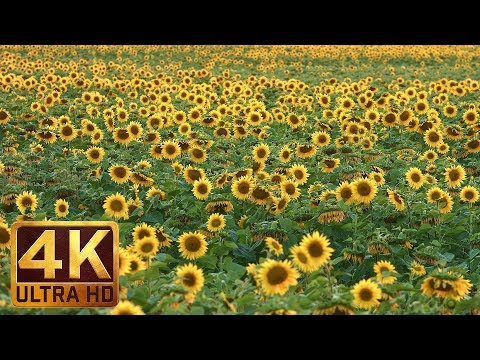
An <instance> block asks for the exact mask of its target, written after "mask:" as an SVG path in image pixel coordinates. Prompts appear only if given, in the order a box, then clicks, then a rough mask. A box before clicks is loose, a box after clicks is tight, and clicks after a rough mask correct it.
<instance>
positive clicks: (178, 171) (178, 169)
mask: <svg viewBox="0 0 480 360" xmlns="http://www.w3.org/2000/svg"><path fill="white" fill-rule="evenodd" d="M172 169H173V171H174V172H175V174H181V173H182V172H183V165H182V164H180V163H179V162H176V161H175V162H173V163H172Z"/></svg>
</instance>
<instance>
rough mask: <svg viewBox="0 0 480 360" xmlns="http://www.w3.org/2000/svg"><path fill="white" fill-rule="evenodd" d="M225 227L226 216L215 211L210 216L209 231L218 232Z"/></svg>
mask: <svg viewBox="0 0 480 360" xmlns="http://www.w3.org/2000/svg"><path fill="white" fill-rule="evenodd" d="M224 227H225V216H224V215H221V214H218V213H213V214H211V215H210V217H209V218H208V223H207V229H208V231H212V232H217V231H220V230H222V229H223V228H224Z"/></svg>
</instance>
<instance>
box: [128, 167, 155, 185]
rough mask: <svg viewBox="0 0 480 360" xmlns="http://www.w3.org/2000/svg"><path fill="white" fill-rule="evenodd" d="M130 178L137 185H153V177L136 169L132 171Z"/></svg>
mask: <svg viewBox="0 0 480 360" xmlns="http://www.w3.org/2000/svg"><path fill="white" fill-rule="evenodd" d="M129 180H130V181H131V182H133V183H134V184H136V185H141V186H152V185H153V179H152V178H150V177H148V176H146V175H144V174H142V173H140V172H138V171H134V172H132V173H131V175H130V178H129Z"/></svg>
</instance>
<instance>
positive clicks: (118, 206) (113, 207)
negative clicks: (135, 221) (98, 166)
mask: <svg viewBox="0 0 480 360" xmlns="http://www.w3.org/2000/svg"><path fill="white" fill-rule="evenodd" d="M103 208H104V209H105V213H106V214H107V215H109V216H112V217H114V218H123V219H125V220H126V219H128V207H127V201H126V200H125V197H124V196H123V195H121V194H119V193H118V192H117V193H116V194H113V195H109V196H107V197H106V198H105V201H104V203H103Z"/></svg>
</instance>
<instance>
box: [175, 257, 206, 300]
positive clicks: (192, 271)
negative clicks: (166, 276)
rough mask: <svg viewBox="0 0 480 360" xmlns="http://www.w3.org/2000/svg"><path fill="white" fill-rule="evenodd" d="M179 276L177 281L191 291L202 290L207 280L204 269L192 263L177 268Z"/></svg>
mask: <svg viewBox="0 0 480 360" xmlns="http://www.w3.org/2000/svg"><path fill="white" fill-rule="evenodd" d="M177 278H178V280H177V282H178V283H179V284H181V285H183V286H184V287H185V289H187V290H188V291H189V292H191V293H196V292H198V291H200V290H201V289H202V288H203V285H204V282H205V279H204V277H203V270H202V269H199V268H198V267H197V265H194V264H191V263H189V264H186V265H183V266H181V267H178V268H177Z"/></svg>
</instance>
